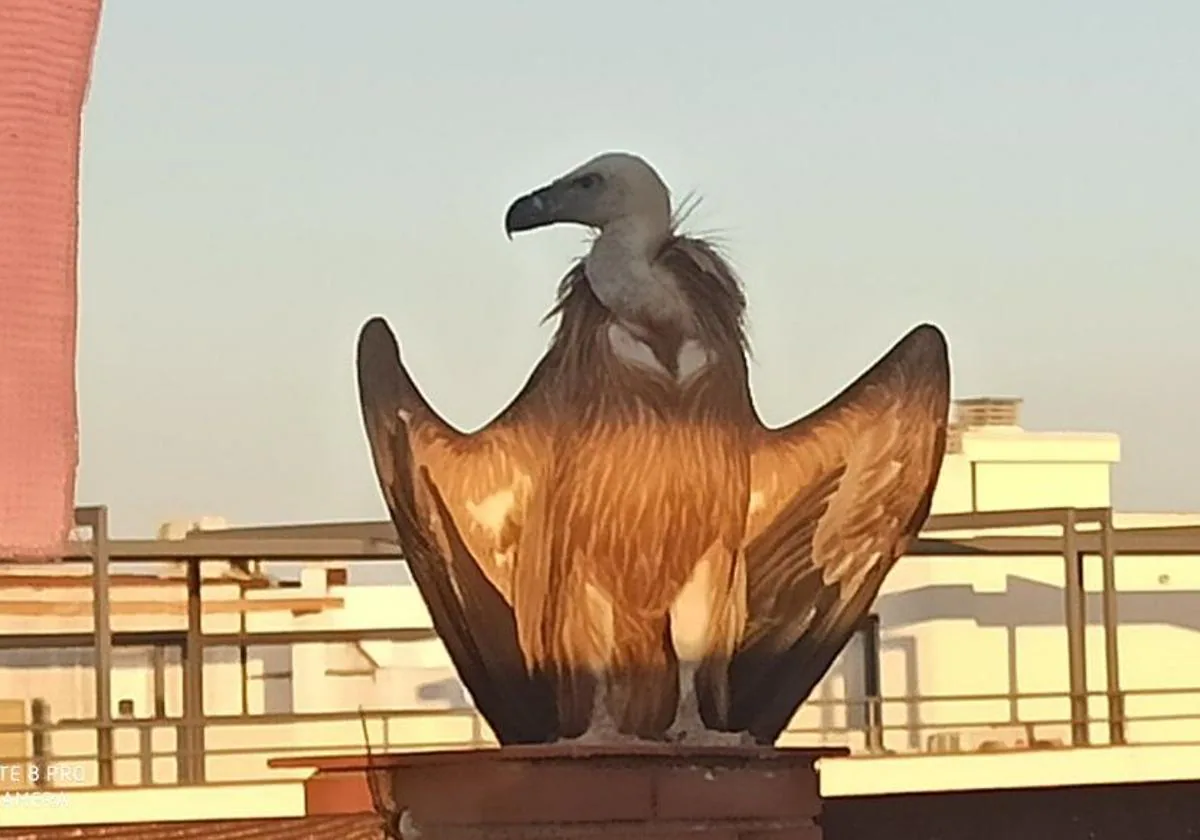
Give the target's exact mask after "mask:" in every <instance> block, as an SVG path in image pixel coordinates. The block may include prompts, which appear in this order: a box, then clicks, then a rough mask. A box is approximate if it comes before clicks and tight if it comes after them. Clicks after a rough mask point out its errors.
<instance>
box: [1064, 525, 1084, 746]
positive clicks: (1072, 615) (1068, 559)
mask: <svg viewBox="0 0 1200 840" xmlns="http://www.w3.org/2000/svg"><path fill="white" fill-rule="evenodd" d="M1075 525H1076V520H1075V510H1074V508H1069V509H1067V510H1065V511H1063V518H1062V529H1063V561H1064V563H1065V565H1066V575H1065V583H1066V586H1065V591H1064V595H1065V602H1066V603H1065V607H1066V624H1067V666H1068V669H1069V671H1070V676H1069V681H1070V691H1071V744H1072V746H1076V747H1083V746H1087V744H1088V742H1089V740H1090V738H1089V732H1088V717H1089V715H1088V686H1087V648H1086V633H1087V601H1086V592H1085V590H1084V588H1083V558H1082V557H1081V556H1080V554H1079V548H1078V545H1077V539H1076V537H1077V536H1078V534H1077V533H1076V530H1075Z"/></svg>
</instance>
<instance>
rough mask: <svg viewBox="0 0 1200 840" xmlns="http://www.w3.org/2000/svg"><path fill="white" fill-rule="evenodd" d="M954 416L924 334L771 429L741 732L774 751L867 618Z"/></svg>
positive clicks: (737, 678)
mask: <svg viewBox="0 0 1200 840" xmlns="http://www.w3.org/2000/svg"><path fill="white" fill-rule="evenodd" d="M949 409H950V362H949V357H948V352H947V348H946V341H945V337H944V336H943V335H942V333H941V331H940V330H938V329H937V328H936V327H933V326H930V325H922V326H919V327H917V328H916V329H914V330H912V331H911V332H910V333H909V334H908V335H906V336H905V337H904V338H903V339H901V341H900V342H899V343H898V344H897V345H896V346H895V347H893V348H892V350H891V351H890V352H888V354H887V355H886V356H884V357H883V358H882V359H880V360H879V361H878V362H877V363H876V364H875V365H874V366H873V367H872V368H870V369H869V370H868V371H867V372H866V373H864V374H863V375H862V376H861V377H859V379H858V380H857V381H855V382H854V383H853V384H851V385H850V386H849V387H848V388H847V389H846V390H845V391H843V392H842V393H841V394H839V395H838V396H837V397H835V398H834V399H833V400H831V401H830V402H829V403H827V404H826V405H825V406H823V407H822V408H820V409H818V410H817V411H815V412H813V413H812V414H810V415H808V416H807V417H804V418H801V419H800V420H797V421H796V422H794V423H792V424H790V425H788V426H785V427H783V428H780V429H774V430H771V429H766V428H762V430H761V433H760V434H761V436H760V439H759V442H758V443H757V445H756V447H755V448H754V450H753V452H752V456H751V499H750V514H749V520H748V523H747V541H746V547H745V563H746V574H747V624H746V630H745V635H744V638H743V640H742V642H741V645H740V646H739V649H738V651H737V652H736V653H735V655H734V660H733V662H732V664H731V666H730V701H731V708H730V717H729V723H730V727H731V728H732V729H735V730H748V731H750V732H751V733H752V734H753V735H754V736H755V737H756V739H757V740H759V741H760V742H763V743H774V742H775V740H776V739H777V738H778V737H779V735H780V733H781V732H782V731H783V729H784V728H785V727H786V726H787V724H788V721H790V720H791V717H792V715H794V714H795V712H796V709H797V708H798V707H799V706H800V704H801V703H802V702H803V701H804V700H805V698H807V697H808V695H809V693H810V692H811V691H812V689H813V687H814V686H815V685H816V684H817V682H818V681H819V680H820V679H821V678H822V677H823V676H824V675H825V672H826V671H827V670H828V669H829V667H830V666H831V665H832V664H833V661H834V659H836V657H837V655H838V654H839V653H840V652H841V650H842V648H843V647H844V646H845V645H846V643H847V642H848V641H849V639H850V637H851V635H852V634H853V633H854V631H855V630H856V629H857V628H858V626H859V624H860V622H861V621H862V620H863V619H864V617H865V616H866V615H867V611H868V610H869V608H870V606H871V603H872V602H873V601H874V599H875V596H876V595H877V594H878V592H879V588H880V585H881V584H882V583H883V579H884V576H885V575H886V574H887V573H888V571H889V570H890V569H891V567H892V566H893V565H894V563H895V561H896V560H897V559H898V558H899V557H900V555H902V554H903V553H904V551H905V550H906V549H907V547H908V544H909V542H910V541H911V540H913V539H914V538H915V537H916V535H917V532H918V531H919V530H920V528H921V526H922V525H923V524H924V522H925V519H926V517H927V516H928V515H929V507H930V504H931V502H932V499H933V491H934V488H935V486H936V484H937V478H938V473H939V470H940V467H941V462H942V456H943V455H944V453H945V447H946V423H947V420H948V415H949Z"/></svg>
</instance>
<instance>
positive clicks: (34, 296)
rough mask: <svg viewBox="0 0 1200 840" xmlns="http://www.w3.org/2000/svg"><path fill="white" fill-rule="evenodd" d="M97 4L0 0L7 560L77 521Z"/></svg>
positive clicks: (0, 346) (0, 534)
mask: <svg viewBox="0 0 1200 840" xmlns="http://www.w3.org/2000/svg"><path fill="white" fill-rule="evenodd" d="M99 21H100V0H0V557H27V558H40V557H51V556H54V555H55V554H56V553H57V552H59V551H60V550H61V548H62V544H63V541H64V540H65V539H66V536H67V533H68V531H69V529H70V528H71V525H72V520H73V508H74V505H75V472H76V468H77V465H78V460H79V430H78V417H77V414H76V407H75V322H76V301H77V294H76V288H75V263H76V252H77V247H78V233H79V216H78V207H79V133H80V120H81V117H82V111H83V100H84V97H85V95H86V93H87V87H88V78H89V76H90V74H91V64H92V50H93V47H94V45H95V41H96V31H97V28H98V26H99Z"/></svg>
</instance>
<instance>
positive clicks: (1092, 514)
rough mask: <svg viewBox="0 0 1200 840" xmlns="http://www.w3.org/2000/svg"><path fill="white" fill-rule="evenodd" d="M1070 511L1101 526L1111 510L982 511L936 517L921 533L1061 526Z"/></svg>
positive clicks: (1077, 516)
mask: <svg viewBox="0 0 1200 840" xmlns="http://www.w3.org/2000/svg"><path fill="white" fill-rule="evenodd" d="M1067 511H1073V512H1074V514H1075V521H1076V522H1085V523H1099V522H1101V521H1102V520H1103V518H1104V516H1105V515H1106V514H1108V513H1109V512H1110V511H1111V508H1019V509H1014V510H980V511H970V512H964V513H935V514H933V515H932V516H930V517H929V518H928V519H926V520H925V524H924V525H923V526H921V530H922V531H974V530H990V529H992V528H1032V527H1036V526H1048V525H1061V524H1062V522H1063V518H1064V517H1065V516H1066V514H1067Z"/></svg>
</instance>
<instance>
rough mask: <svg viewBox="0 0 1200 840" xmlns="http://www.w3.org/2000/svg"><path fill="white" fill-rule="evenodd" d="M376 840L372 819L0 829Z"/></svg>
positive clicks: (112, 836)
mask: <svg viewBox="0 0 1200 840" xmlns="http://www.w3.org/2000/svg"><path fill="white" fill-rule="evenodd" d="M90 838H96V840H193V838H194V840H200V838H203V840H381V838H383V832H382V831H381V830H380V827H379V818H378V817H376V816H375V815H374V814H358V815H348V816H333V817H328V816H320V817H300V818H295V819H273V820H204V821H194V822H172V823H122V824H119V825H74V826H39V827H36V828H0V840H90Z"/></svg>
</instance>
